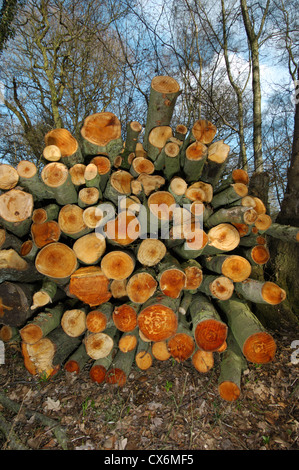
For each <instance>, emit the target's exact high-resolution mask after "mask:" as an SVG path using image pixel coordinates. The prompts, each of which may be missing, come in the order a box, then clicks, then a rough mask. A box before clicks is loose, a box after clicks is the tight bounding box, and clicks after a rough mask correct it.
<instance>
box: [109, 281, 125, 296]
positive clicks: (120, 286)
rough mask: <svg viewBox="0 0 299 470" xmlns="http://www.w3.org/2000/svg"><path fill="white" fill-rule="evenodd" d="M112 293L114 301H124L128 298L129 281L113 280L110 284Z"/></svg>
mask: <svg viewBox="0 0 299 470" xmlns="http://www.w3.org/2000/svg"><path fill="white" fill-rule="evenodd" d="M110 291H111V294H112V297H114V299H123V298H125V297H127V279H122V280H120V281H119V280H118V279H113V281H112V282H111V284H110Z"/></svg>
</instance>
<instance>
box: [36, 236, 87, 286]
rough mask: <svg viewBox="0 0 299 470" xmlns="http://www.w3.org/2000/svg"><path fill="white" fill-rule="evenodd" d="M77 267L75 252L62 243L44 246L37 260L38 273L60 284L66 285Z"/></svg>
mask: <svg viewBox="0 0 299 470" xmlns="http://www.w3.org/2000/svg"><path fill="white" fill-rule="evenodd" d="M77 266H78V260H77V257H76V255H75V252H74V250H72V248H70V247H69V246H67V245H65V244H64V243H61V242H53V243H50V244H49V245H46V246H44V247H43V248H42V249H41V250H40V251H39V252H38V254H37V256H36V258H35V267H36V269H37V271H38V272H40V273H41V274H43V275H44V276H47V277H48V278H50V279H52V280H53V281H56V282H58V283H59V284H66V283H67V282H68V281H69V278H70V276H71V275H72V274H73V273H74V271H75V270H76V269H77Z"/></svg>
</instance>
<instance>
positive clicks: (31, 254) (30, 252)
mask: <svg viewBox="0 0 299 470" xmlns="http://www.w3.org/2000/svg"><path fill="white" fill-rule="evenodd" d="M38 250H39V248H38V247H37V246H36V244H35V243H34V242H33V241H32V240H26V241H25V242H24V243H22V246H21V249H20V255H21V256H22V258H23V259H24V260H29V261H34V259H35V257H36V254H37V252H38Z"/></svg>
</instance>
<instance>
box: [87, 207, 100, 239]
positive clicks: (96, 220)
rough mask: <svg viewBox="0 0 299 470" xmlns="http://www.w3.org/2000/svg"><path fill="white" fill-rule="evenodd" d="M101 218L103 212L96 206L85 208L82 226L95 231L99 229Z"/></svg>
mask: <svg viewBox="0 0 299 470" xmlns="http://www.w3.org/2000/svg"><path fill="white" fill-rule="evenodd" d="M103 217H104V215H103V212H102V211H101V209H100V208H99V207H96V206H92V207H86V209H84V210H83V214H82V218H83V222H84V224H85V225H86V227H88V228H91V229H96V228H97V227H99V226H100V224H101V221H102V219H103ZM97 233H98V232H97Z"/></svg>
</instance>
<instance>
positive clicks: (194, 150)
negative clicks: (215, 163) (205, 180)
mask: <svg viewBox="0 0 299 470" xmlns="http://www.w3.org/2000/svg"><path fill="white" fill-rule="evenodd" d="M207 157H208V148H207V146H206V145H204V144H203V143H201V142H199V141H195V142H193V143H192V144H190V145H189V146H188V147H187V148H186V152H185V159H184V166H183V171H184V174H185V177H186V181H187V182H188V183H190V182H194V181H198V180H199V179H200V178H201V175H202V172H203V169H204V166H205V163H206V160H207Z"/></svg>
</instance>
